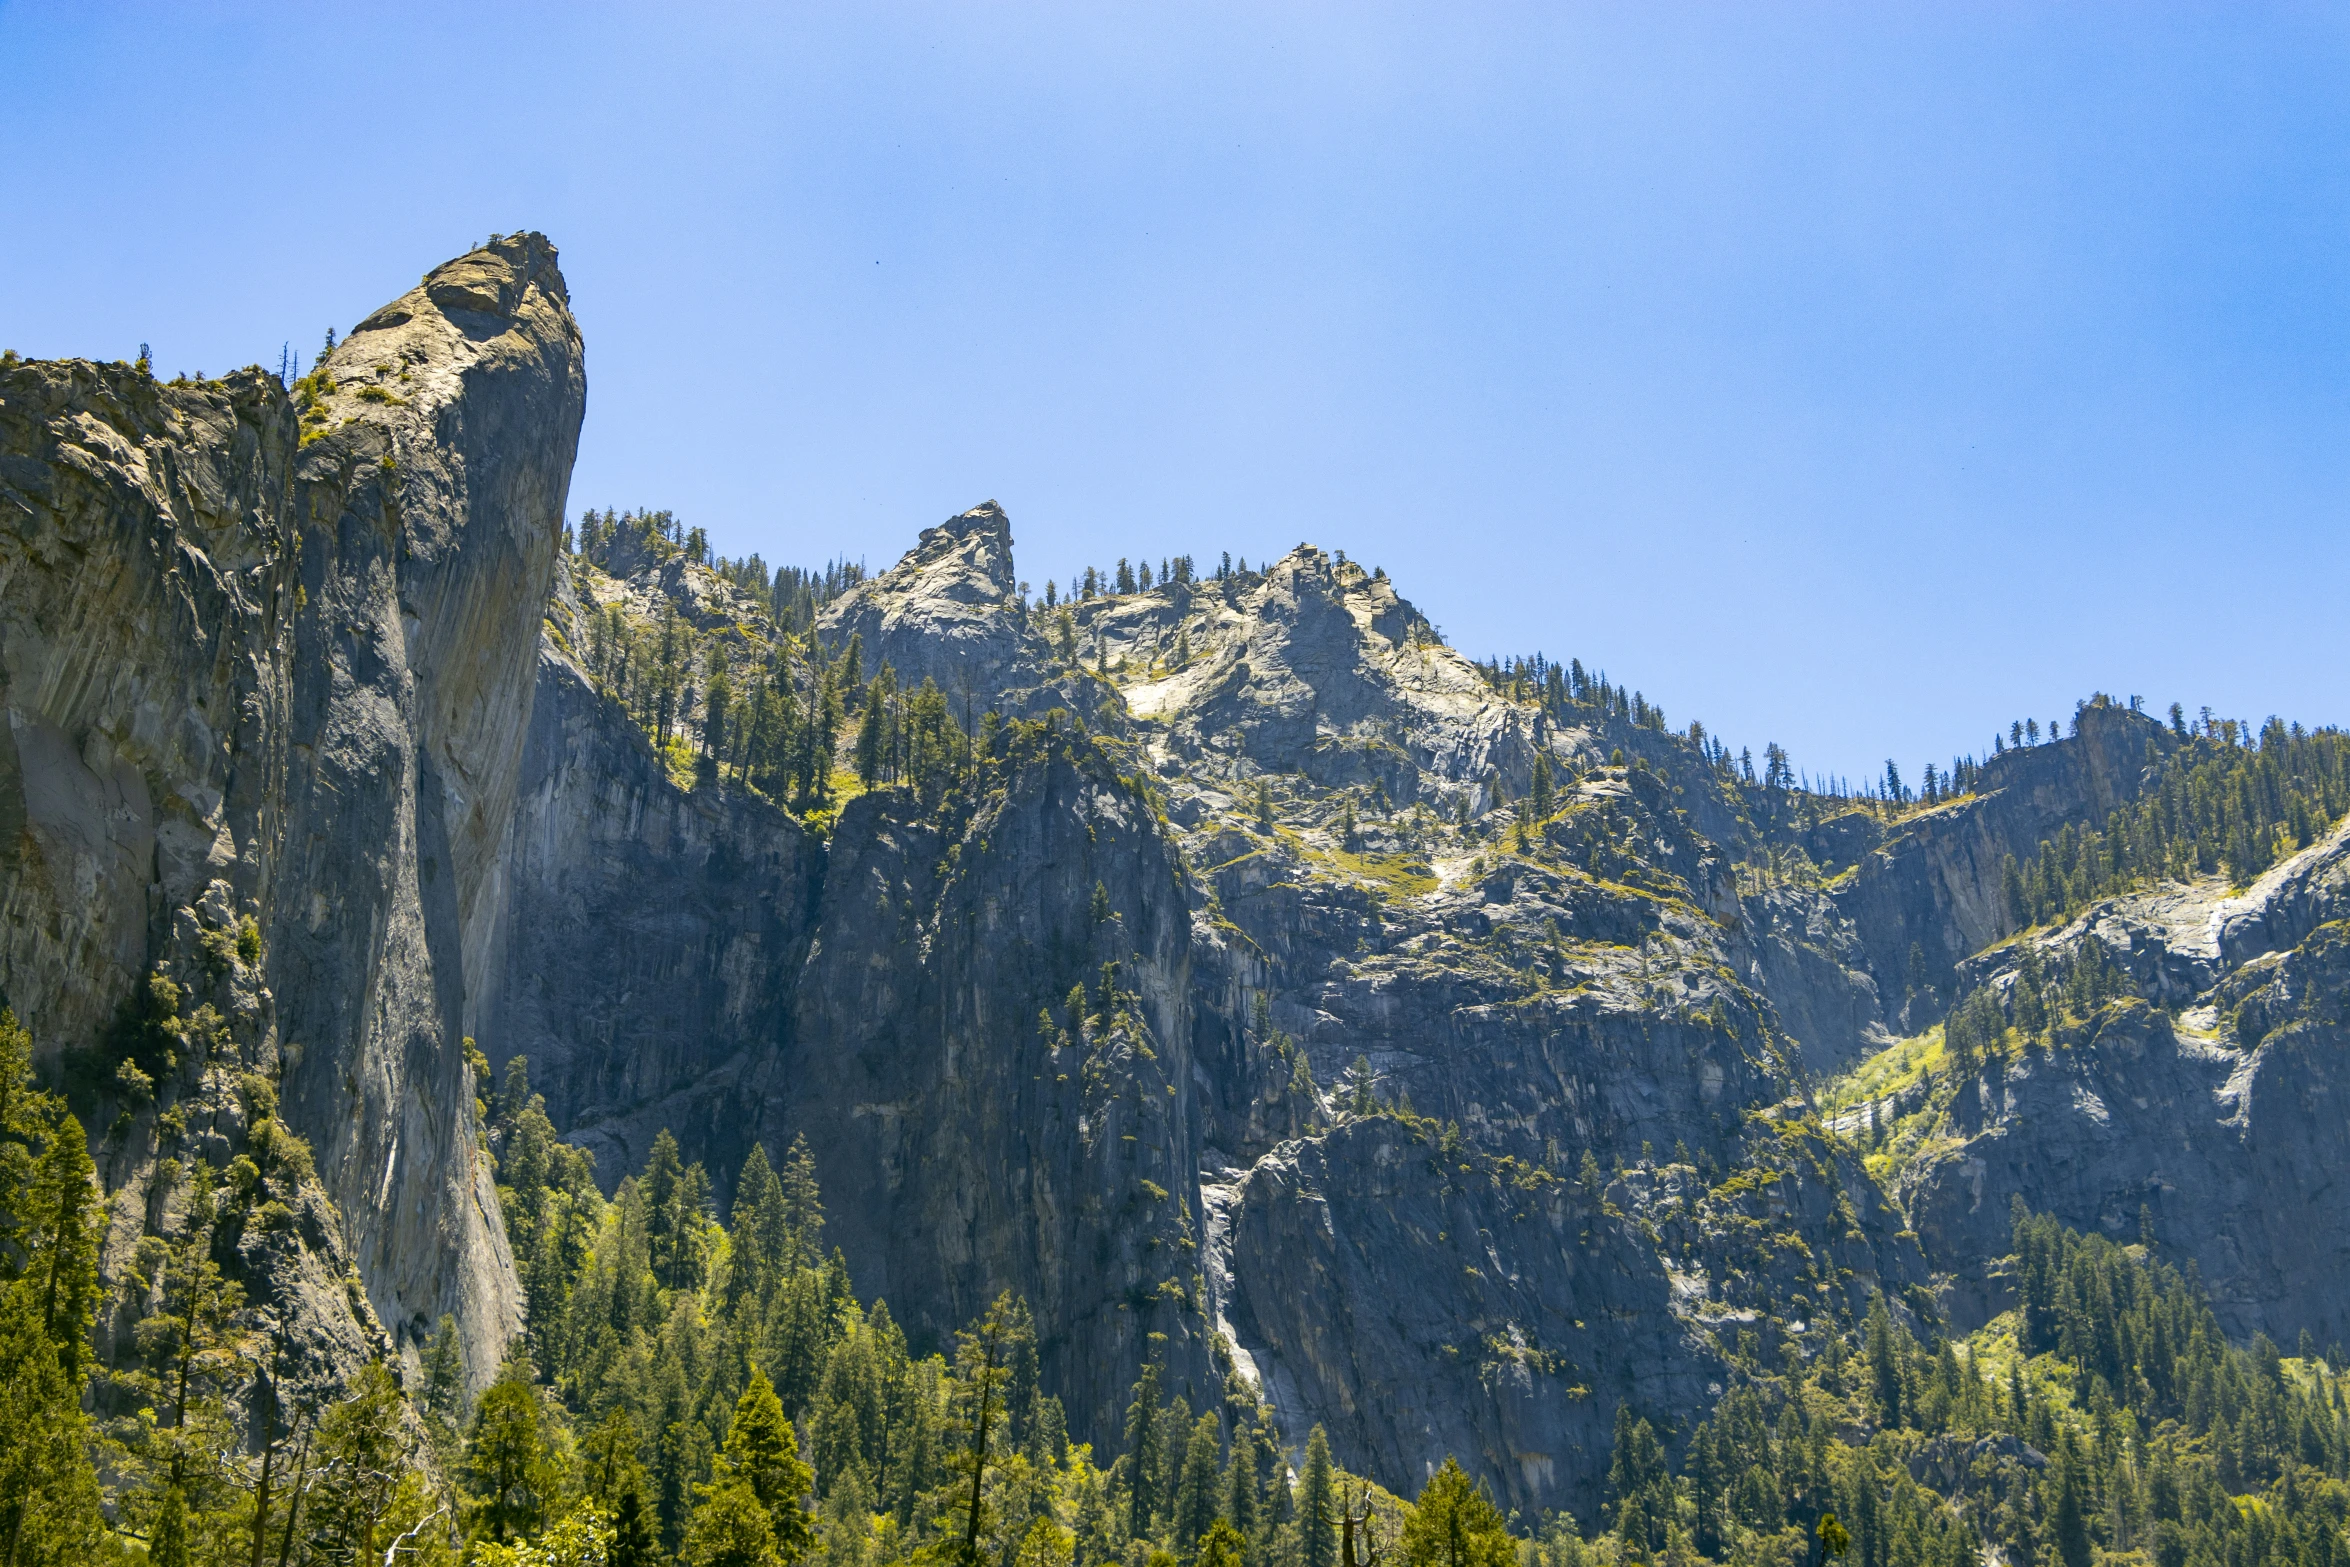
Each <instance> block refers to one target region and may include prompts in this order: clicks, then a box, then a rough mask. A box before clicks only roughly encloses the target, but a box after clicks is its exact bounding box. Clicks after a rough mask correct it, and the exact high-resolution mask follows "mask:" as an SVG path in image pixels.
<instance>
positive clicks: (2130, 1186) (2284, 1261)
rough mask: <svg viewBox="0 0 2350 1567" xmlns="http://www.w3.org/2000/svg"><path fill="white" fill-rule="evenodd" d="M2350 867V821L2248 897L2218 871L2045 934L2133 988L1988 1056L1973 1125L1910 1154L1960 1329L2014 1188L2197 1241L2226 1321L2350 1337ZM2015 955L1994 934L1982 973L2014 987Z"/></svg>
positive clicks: (2274, 1334)
mask: <svg viewBox="0 0 2350 1567" xmlns="http://www.w3.org/2000/svg"><path fill="white" fill-rule="evenodd" d="M2346 866H2350V828H2345V829H2337V830H2336V831H2335V833H2333V834H2332V835H2331V836H2330V837H2329V838H2327V839H2326V840H2325V841H2323V842H2320V843H2317V844H2314V845H2312V846H2311V847H2310V848H2309V849H2306V850H2303V851H2302V852H2300V853H2299V854H2296V855H2293V856H2291V857H2290V858H2288V859H2287V860H2285V861H2284V862H2283V863H2281V864H2279V865H2277V866H2276V867H2274V868H2273V869H2272V870H2270V871H2269V872H2268V873H2266V874H2265V875H2263V876H2262V877H2260V878H2259V879H2258V880H2257V881H2255V882H2254V883H2253V885H2252V886H2250V887H2248V888H2246V889H2245V890H2244V892H2243V893H2241V894H2238V895H2231V894H2230V892H2229V890H2228V888H2227V887H2226V885H2225V884H2224V883H2223V882H2220V881H2219V880H2218V879H2216V878H2214V879H2212V880H2209V881H2206V882H2203V883H2198V884H2193V885H2189V886H2185V887H2173V888H2167V889H2162V890H2160V891H2157V892H2152V893H2143V894H2133V895H2131V896H2128V897H2124V898H2119V899H2113V900H2109V901H2107V902H2105V903H2101V904H2098V905H2094V906H2092V907H2091V908H2090V909H2088V910H2086V911H2084V912H2083V913H2082V914H2081V915H2080V916H2079V917H2077V918H2076V919H2074V920H2073V921H2071V922H2070V923H2068V924H2067V925H2065V926H2063V927H2062V928H2060V929H2058V930H2055V931H2053V932H2049V933H2046V934H2043V935H2037V936H2034V937H2032V938H2030V940H2031V942H2032V945H2033V947H2034V948H2035V949H2036V952H2037V954H2038V956H2039V958H2040V961H2041V962H2042V963H2043V965H2044V966H2045V967H2046V968H2047V969H2048V970H2049V971H2050V972H2054V973H2060V974H2061V973H2069V972H2070V971H2071V970H2072V969H2073V968H2074V967H2075V966H2076V965H2077V964H2079V963H2080V962H2081V961H2082V960H2083V952H2084V945H2085V944H2087V943H2095V944H2097V952H2096V956H2097V958H2098V959H2099V960H2101V961H2102V962H2103V963H2105V964H2108V965H2110V966H2111V967H2112V968H2113V969H2114V970H2115V971H2117V972H2120V973H2122V974H2125V975H2127V976H2128V977H2129V981H2130V983H2131V985H2132V987H2133V988H2134V989H2135V990H2136V992H2137V994H2136V995H2132V996H2128V997H2125V998H2123V999H2121V1000H2118V1001H2115V1002H2111V1003H2109V1004H2107V1005H2106V1006H2105V1007H2104V1008H2103V1009H2102V1010H2101V1011H2100V1012H2099V1013H2098V1014H2097V1016H2096V1017H2095V1018H2093V1019H2091V1020H2089V1021H2088V1022H2087V1023H2086V1024H2085V1025H2084V1026H2083V1027H2081V1028H2079V1029H2078V1030H2077V1031H2072V1032H2067V1033H2064V1034H2060V1036H2059V1037H2058V1038H2057V1040H2056V1041H2055V1042H2054V1047H2053V1048H2050V1049H2046V1050H2039V1051H2032V1052H2028V1053H2026V1054H2025V1055H2024V1056H2023V1057H2022V1058H2021V1059H2018V1060H2008V1061H2000V1062H1995V1063H1993V1064H1991V1065H1990V1066H1988V1067H1986V1068H1985V1069H1983V1070H1982V1071H1981V1072H1979V1073H1977V1074H1976V1075H1975V1076H1974V1078H1973V1079H1972V1080H1971V1081H1970V1082H1968V1083H1967V1084H1965V1085H1963V1086H1962V1089H1961V1092H1960V1094H1959V1096H1958V1098H1957V1101H1956V1102H1955V1104H1954V1105H1953V1107H1952V1121H1953V1125H1954V1129H1955V1130H1956V1131H1958V1132H1959V1133H1960V1134H1961V1135H1960V1136H1958V1137H1957V1138H1955V1139H1954V1140H1952V1141H1951V1142H1950V1144H1949V1145H1948V1146H1946V1147H1943V1148H1940V1149H1938V1150H1936V1151H1935V1152H1933V1153H1932V1154H1931V1155H1929V1156H1928V1157H1925V1158H1922V1159H1919V1160H1917V1161H1916V1162H1914V1163H1912V1164H1911V1165H1909V1166H1908V1167H1907V1168H1906V1169H1905V1170H1904V1171H1903V1172H1902V1174H1901V1176H1900V1193H1899V1195H1900V1200H1901V1202H1902V1204H1903V1206H1904V1207H1905V1208H1906V1209H1907V1210H1908V1212H1909V1213H1910V1214H1911V1215H1912V1217H1913V1220H1914V1222H1915V1224H1916V1226H1917V1229H1918V1231H1919V1234H1920V1237H1921V1239H1922V1241H1923V1243H1924V1245H1925V1248H1926V1251H1927V1254H1928V1256H1929V1257H1931V1258H1932V1259H1933V1260H1934V1262H1935V1264H1936V1266H1937V1267H1939V1268H1941V1269H1943V1270H1944V1271H1945V1272H1946V1273H1947V1274H1948V1275H1949V1276H1950V1279H1951V1282H1952V1300H1953V1303H1954V1305H1955V1306H1956V1307H1957V1308H1958V1316H1959V1318H1960V1324H1961V1325H1962V1326H1971V1325H1972V1324H1973V1323H1974V1322H1975V1321H1977V1320H1979V1319H1980V1318H1981V1317H1982V1316H1983V1315H1984V1314H1986V1313H1987V1312H1989V1311H1990V1310H1992V1309H1995V1308H1996V1307H1998V1306H1999V1305H2000V1303H2001V1301H2002V1299H2003V1296H2002V1295H2001V1293H2000V1292H1999V1290H1998V1288H1997V1287H1996V1282H1995V1281H1993V1280H1991V1279H1989V1278H1987V1277H1986V1276H1985V1274H1984V1271H1983V1270H1984V1265H1985V1264H1986V1263H1987V1262H1988V1261H1989V1260H1990V1259H1993V1258H1996V1257H1998V1256H2000V1255H2001V1254H2002V1253H2003V1252H2004V1251H2005V1249H2006V1244H2007V1235H2008V1227H2009V1211H2010V1207H2011V1205H2012V1204H2013V1203H2014V1202H2016V1201H2018V1200H2019V1199H2020V1200H2021V1201H2022V1203H2023V1204H2024V1206H2025V1207H2027V1208H2029V1209H2031V1210H2032V1211H2034V1212H2041V1213H2053V1214H2055V1215H2056V1216H2057V1217H2058V1218H2060V1219H2061V1220H2063V1221H2064V1222H2065V1223H2066V1224H2069V1225H2072V1226H2073V1227H2075V1228H2077V1229H2083V1230H2095V1231H2099V1232H2102V1233H2104V1234H2107V1235H2109V1236H2113V1237H2115V1238H2117V1239H2124V1240H2135V1239H2139V1238H2141V1237H2144V1238H2146V1239H2150V1240H2152V1241H2154V1242H2156V1243H2158V1244H2159V1245H2160V1246H2162V1247H2163V1248H2164V1249H2165V1251H2166V1252H2168V1253H2169V1254H2170V1255H2173V1256H2179V1257H2189V1258H2192V1259H2194V1261H2195V1263H2196V1265H2197V1267H2198V1268H2199V1270H2200V1271H2201V1274H2202V1277H2203V1281H2204V1283H2205V1284H2206V1285H2207V1286H2208V1287H2209V1288H2210V1290H2211V1294H2212V1302H2213V1305H2214V1306H2215V1308H2216V1309H2217V1310H2218V1311H2219V1313H2220V1318H2221V1320H2222V1322H2223V1323H2224V1324H2225V1325H2226V1326H2227V1327H2228V1329H2229V1331H2230V1332H2233V1333H2236V1334H2239V1335H2242V1336H2245V1337H2249V1336H2250V1335H2251V1334H2253V1333H2255V1332H2265V1333H2267V1334H2268V1335H2269V1336H2270V1337H2271V1338H2273V1339H2276V1340H2277V1341H2278V1342H2280V1343H2287V1344H2290V1343H2295V1342H2297V1341H2298V1338H2299V1335H2300V1334H2301V1333H2303V1332H2304V1331H2306V1332H2308V1333H2310V1334H2311V1335H2313V1337H2314V1338H2315V1340H2316V1342H2318V1343H2319V1344H2331V1343H2334V1342H2337V1341H2350V1306H2345V1296H2344V1294H2343V1291H2342V1288H2341V1281H2342V1280H2343V1279H2345V1278H2346V1277H2350V1219H2346V1218H2345V1209H2344V1206H2343V1203H2342V1201H2341V1193H2340V1190H2339V1186H2340V1182H2339V1180H2338V1179H2337V1177H2336V1175H2335V1172H2336V1171H2339V1170H2341V1169H2343V1168H2345V1162H2346V1160H2350V1120H2346V1119H2345V1113H2344V1105H2345V1103H2346V1102H2350V1101H2346V1099H2345V1095H2346V1094H2350V1083H2345V1082H2344V1081H2343V1079H2342V1070H2341V1063H2342V1061H2343V1060H2344V1059H2346V1057H2345V1054H2344V1051H2345V1047H2346V1046H2350V1011H2346V1009H2345V1006H2344V997H2345V996H2346V995H2350V941H2345V939H2344V926H2343V925H2342V924H2341V923H2340V922H2339V917H2340V915H2341V913H2342V912H2343V911H2344V909H2345V907H2346V905H2345V902H2344V900H2343V892H2342V889H2343V888H2344V886H2345V867H2346ZM2271 940H2274V941H2277V942H2289V943H2290V945H2285V946H2271V945H2270V944H2269V943H2270V941H2271ZM2020 957H2021V951H2020V948H2017V947H2013V946H2011V947H2007V948H2003V949H1999V950H1996V951H1994V952H1991V953H1987V954H1985V955H1983V956H1982V957H1980V958H1978V959H1976V960H1974V961H1972V962H1971V963H1970V964H1969V965H1968V966H1967V967H1968V971H1969V975H1970V978H1971V979H1973V980H1975V981H1977V982H1981V983H1986V984H1989V985H1991V986H1993V987H1994V988H1997V989H2002V990H2004V989H2006V988H2009V987H2012V986H2013V985H2014V984H2015V983H2016V982H2017V969H2018V965H2019V963H2020ZM2145 998H2151V1000H2149V999H2145ZM2165 1005H2167V1006H2168V1007H2170V1008H2171V1009H2172V1010H2169V1011H2166V1010H2164V1006H2165Z"/></svg>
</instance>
